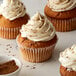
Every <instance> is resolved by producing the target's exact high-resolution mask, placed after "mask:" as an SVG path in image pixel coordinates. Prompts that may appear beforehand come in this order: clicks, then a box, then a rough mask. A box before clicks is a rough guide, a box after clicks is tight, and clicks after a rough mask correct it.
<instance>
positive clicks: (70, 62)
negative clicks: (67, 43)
mask: <svg viewBox="0 0 76 76" xmlns="http://www.w3.org/2000/svg"><path fill="white" fill-rule="evenodd" d="M59 61H60V63H61V66H60V74H61V76H76V45H73V46H72V47H71V48H67V49H66V50H65V51H64V52H61V53H60V58H59Z"/></svg>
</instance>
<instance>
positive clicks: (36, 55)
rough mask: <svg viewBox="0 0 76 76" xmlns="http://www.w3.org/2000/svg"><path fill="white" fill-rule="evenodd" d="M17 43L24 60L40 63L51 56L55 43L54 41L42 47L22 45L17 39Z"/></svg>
mask: <svg viewBox="0 0 76 76" xmlns="http://www.w3.org/2000/svg"><path fill="white" fill-rule="evenodd" d="M17 38H18V37H17ZM17 44H18V47H19V50H20V53H21V55H22V57H23V58H24V59H25V60H26V61H29V62H33V63H40V62H43V61H46V60H48V59H50V58H51V57H52V53H53V50H54V48H55V45H56V43H55V44H53V45H50V46H49V47H44V48H28V47H23V46H22V45H21V44H20V43H19V42H18V41H17Z"/></svg>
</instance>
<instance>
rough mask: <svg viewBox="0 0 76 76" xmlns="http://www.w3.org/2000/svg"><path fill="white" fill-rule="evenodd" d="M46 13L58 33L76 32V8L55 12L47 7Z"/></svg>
mask: <svg viewBox="0 0 76 76" xmlns="http://www.w3.org/2000/svg"><path fill="white" fill-rule="evenodd" d="M44 13H45V15H46V17H47V18H48V19H49V20H50V21H51V22H52V23H53V25H54V27H55V29H56V31H59V32H68V31H72V30H76V14H75V13H76V8H74V9H72V10H69V11H64V12H55V11H52V9H51V8H49V7H48V6H47V5H46V6H45V9H44Z"/></svg>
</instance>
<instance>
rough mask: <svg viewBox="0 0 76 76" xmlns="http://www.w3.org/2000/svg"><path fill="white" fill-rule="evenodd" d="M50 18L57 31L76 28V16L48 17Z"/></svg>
mask: <svg viewBox="0 0 76 76" xmlns="http://www.w3.org/2000/svg"><path fill="white" fill-rule="evenodd" d="M48 19H49V20H50V21H51V22H52V23H53V25H54V26H55V29H56V31H59V32H68V31H72V30H76V18H72V19H55V18H50V17H48Z"/></svg>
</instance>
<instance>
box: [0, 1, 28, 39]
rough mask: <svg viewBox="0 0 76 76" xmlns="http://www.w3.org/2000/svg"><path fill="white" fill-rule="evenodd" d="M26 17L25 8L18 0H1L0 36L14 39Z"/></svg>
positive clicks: (26, 19) (26, 20) (25, 21)
mask: <svg viewBox="0 0 76 76" xmlns="http://www.w3.org/2000/svg"><path fill="white" fill-rule="evenodd" d="M28 19H29V16H28V14H27V13H26V8H25V6H24V5H23V3H22V2H21V1H20V0H3V3H2V4H1V5H0V37H1V38H5V39H15V38H16V36H17V35H18V34H19V30H20V28H21V26H22V25H23V24H26V23H27V22H28Z"/></svg>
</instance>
